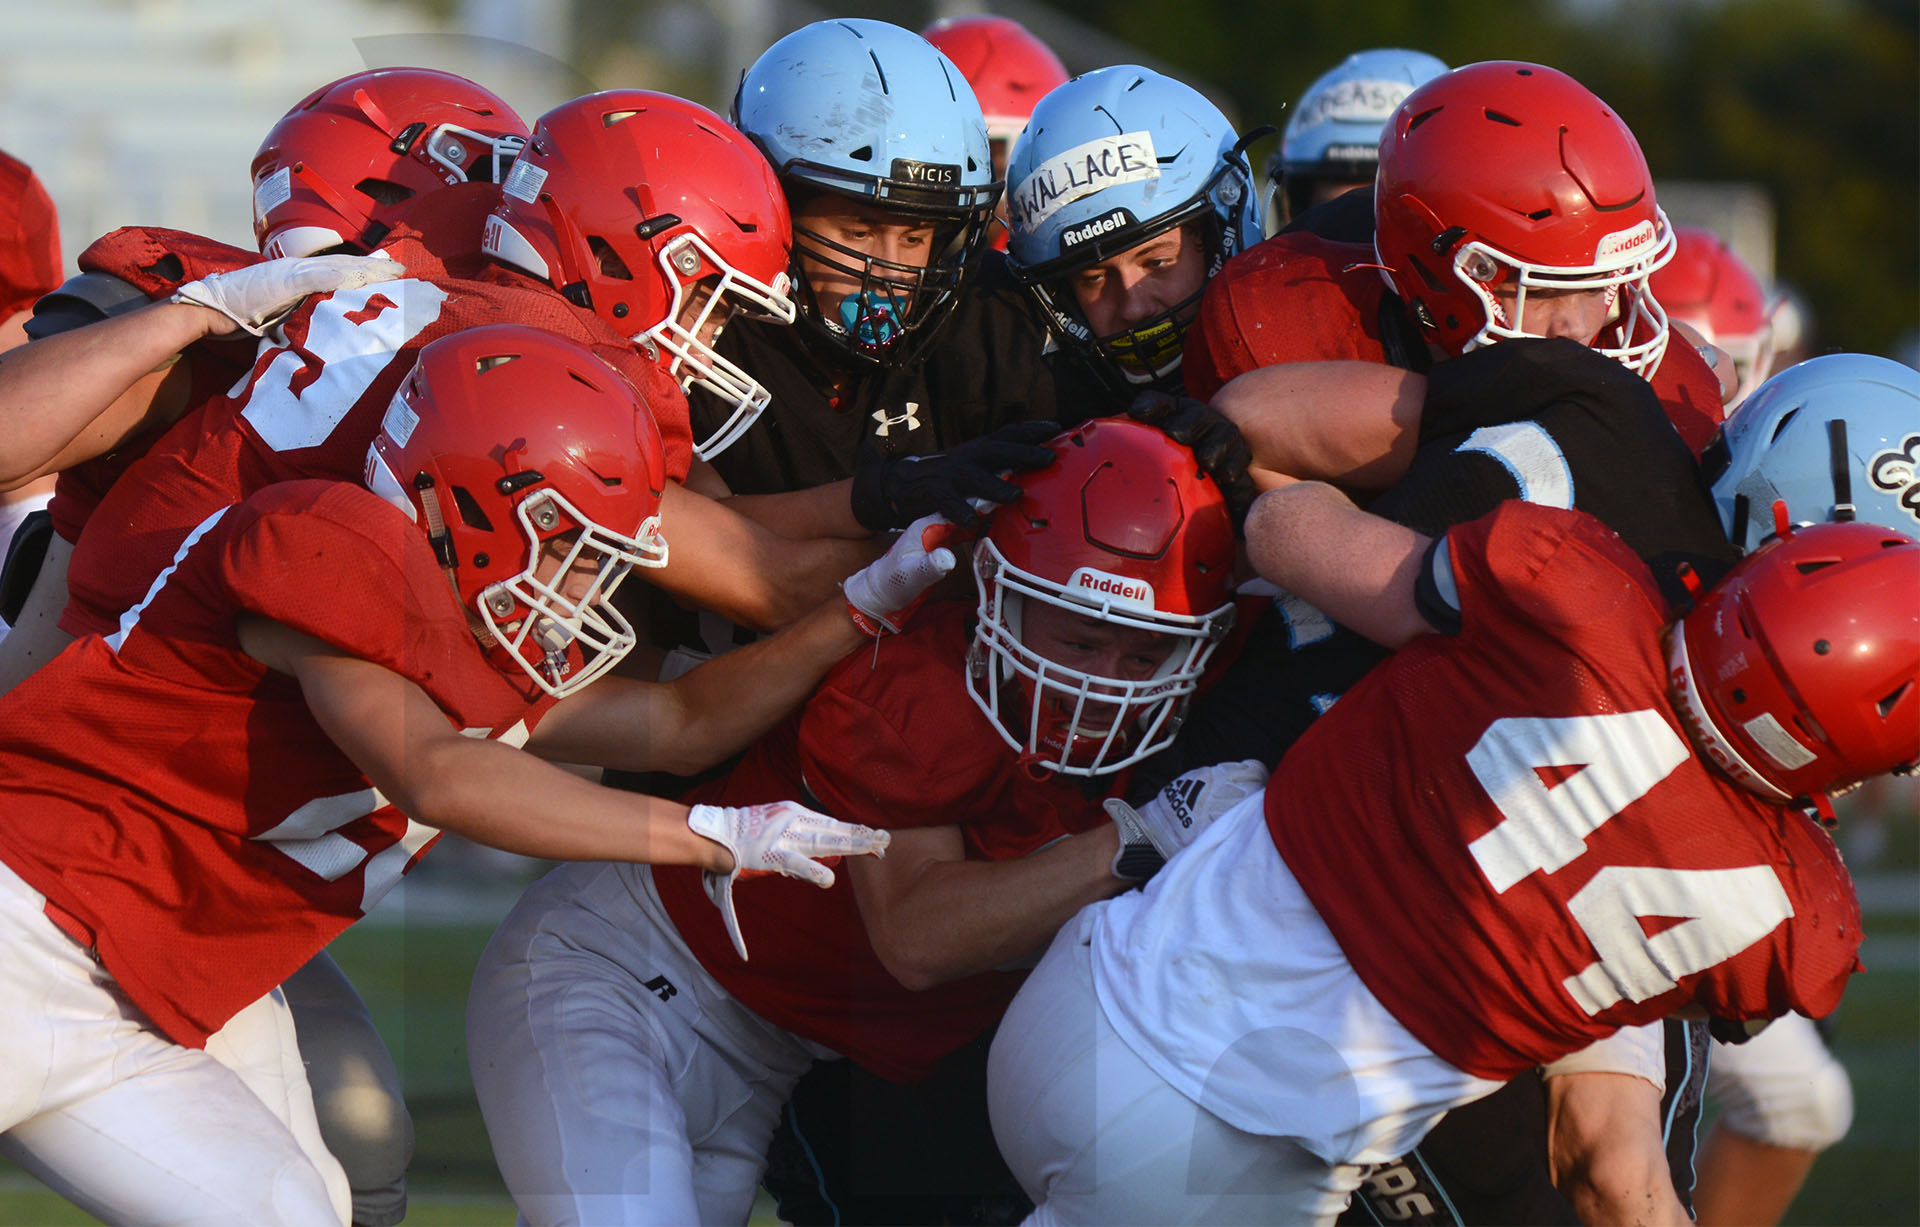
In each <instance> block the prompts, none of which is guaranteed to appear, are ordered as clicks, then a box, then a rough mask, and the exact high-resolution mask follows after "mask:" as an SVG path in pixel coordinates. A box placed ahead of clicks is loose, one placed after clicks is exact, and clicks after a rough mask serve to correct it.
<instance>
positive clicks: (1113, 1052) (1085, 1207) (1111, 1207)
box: [987, 909, 1366, 1227]
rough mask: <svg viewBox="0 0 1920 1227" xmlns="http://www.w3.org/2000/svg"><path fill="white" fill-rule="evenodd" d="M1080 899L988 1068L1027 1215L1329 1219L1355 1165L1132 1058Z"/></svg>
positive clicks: (1012, 1011)
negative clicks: (1255, 1127) (1258, 1128)
mask: <svg viewBox="0 0 1920 1227" xmlns="http://www.w3.org/2000/svg"><path fill="white" fill-rule="evenodd" d="M1092 927H1093V912H1092V910H1090V909H1089V910H1083V911H1082V912H1081V913H1080V914H1079V915H1078V916H1076V917H1075V918H1074V919H1073V920H1071V921H1069V922H1067V925H1066V927H1065V928H1063V929H1062V930H1061V931H1060V934H1059V936H1058V937H1056V938H1055V939H1054V942H1053V945H1052V947H1051V948H1049V949H1048V951H1047V954H1046V957H1045V958H1043V959H1041V960H1040V965H1039V966H1038V967H1036V968H1035V969H1034V972H1033V975H1032V976H1031V977H1030V978H1029V979H1028V980H1027V983H1026V986H1025V987H1024V988H1023V989H1021V991H1020V995H1019V996H1017V997H1015V998H1014V1001H1013V1005H1012V1006H1011V1007H1010V1008H1009V1009H1008V1010H1007V1015H1006V1017H1005V1018H1004V1019H1003V1020H1002V1021H1001V1023H1000V1031H999V1034H998V1036H997V1037H996V1038H995V1040H994V1043H993V1053H992V1056H991V1058H990V1059H989V1062H988V1066H987V1100H988V1106H989V1109H990V1110H991V1112H992V1114H993V1133H994V1138H995V1140H996V1141H998V1143H999V1145H1000V1153H1001V1154H1002V1155H1003V1156H1005V1157H1006V1160H1007V1163H1008V1165H1009V1166H1011V1167H1012V1169H1013V1174H1014V1175H1015V1176H1016V1177H1018V1178H1019V1181H1020V1184H1021V1186H1022V1187H1023V1188H1025V1189H1026V1191H1027V1195H1028V1196H1029V1197H1031V1198H1033V1200H1034V1202H1035V1205H1036V1207H1037V1208H1036V1209H1035V1210H1034V1212H1033V1214H1032V1215H1031V1216H1030V1217H1029V1218H1028V1219H1027V1222H1028V1223H1030V1224H1056V1223H1085V1224H1115V1225H1118V1224H1131V1223H1154V1224H1159V1223H1208V1224H1220V1225H1222V1227H1225V1225H1227V1224H1238V1223H1247V1224H1269V1223H1330V1222H1332V1221H1333V1219H1334V1217H1335V1216H1336V1215H1338V1214H1339V1213H1340V1211H1341V1209H1342V1208H1344V1207H1345V1206H1346V1204H1347V1195H1348V1194H1349V1193H1351V1192H1352V1191H1353V1190H1354V1189H1355V1188H1357V1187H1359V1184H1360V1178H1361V1176H1362V1174H1363V1173H1364V1171H1365V1170H1366V1169H1365V1168H1363V1167H1359V1166H1356V1165H1352V1164H1330V1163H1328V1162H1326V1161H1325V1160H1323V1159H1321V1158H1319V1157H1318V1156H1317V1155H1315V1154H1313V1153H1312V1152H1310V1151H1308V1150H1307V1149H1306V1148H1305V1147H1303V1146H1301V1145H1299V1144H1298V1143H1297V1142H1294V1141H1291V1140H1289V1139H1286V1138H1275V1137H1263V1136H1261V1135H1259V1134H1254V1133H1245V1132H1242V1131H1241V1130H1239V1129H1236V1128H1234V1127H1233V1126H1232V1125H1229V1124H1227V1123H1226V1122H1225V1121H1223V1120H1221V1119H1220V1118H1219V1117H1217V1116H1215V1115H1213V1114H1212V1113H1211V1112H1208V1111H1207V1110H1206V1109H1204V1108H1202V1107H1200V1106H1199V1105H1198V1104H1196V1103H1194V1102H1193V1101H1192V1100H1191V1099H1188V1098H1187V1097H1186V1096H1184V1095H1182V1094H1181V1093H1180V1092H1178V1091H1176V1090H1174V1089H1173V1088H1172V1087H1171V1086H1169V1085H1167V1083H1166V1081H1165V1080H1163V1079H1162V1078H1161V1077H1160V1075H1158V1074H1157V1073H1155V1072H1154V1071H1153V1070H1152V1069H1151V1068H1150V1067H1148V1065H1147V1064H1146V1063H1145V1062H1144V1061H1142V1060H1140V1058H1139V1057H1138V1056H1136V1055H1135V1054H1134V1052H1133V1050H1132V1049H1131V1048H1129V1047H1128V1046H1127V1044H1126V1042H1125V1041H1124V1040H1122V1039H1121V1038H1120V1036H1119V1034H1118V1033H1116V1032H1115V1031H1114V1029H1113V1027H1112V1025H1111V1024H1109V1023H1108V1022H1107V1016H1106V1013H1105V1011H1104V1010H1102V1009H1101V1007H1100V1001H1099V998H1098V997H1096V996H1095V994H1094V989H1093V963H1092V957H1091V953H1090V949H1089V946H1088V934H1089V933H1090V932H1091V931H1092Z"/></svg>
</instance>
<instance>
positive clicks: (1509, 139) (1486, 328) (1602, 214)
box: [1374, 61, 1673, 377]
mask: <svg viewBox="0 0 1920 1227" xmlns="http://www.w3.org/2000/svg"><path fill="white" fill-rule="evenodd" d="M1374 250H1375V252H1376V254H1377V256H1378V258H1379V260H1380V263H1381V264H1382V265H1383V266H1385V267H1386V268H1387V269H1388V270H1389V271H1388V274H1387V277H1388V281H1389V282H1390V283H1391V284H1392V286H1393V288H1394V290H1395V291H1396V292H1397V293H1398V294H1399V295H1400V297H1401V298H1402V299H1403V300H1404V301H1405V302H1406V304H1407V308H1408V310H1410V311H1411V312H1412V313H1413V316H1414V319H1415V320H1416V321H1417V322H1418V323H1419V324H1420V326H1421V328H1422V329H1423V330H1424V331H1425V332H1426V334H1427V335H1428V336H1429V337H1431V338H1432V339H1433V340H1434V341H1435V342H1436V343H1438V344H1439V345H1440V346H1441V347H1442V348H1443V349H1445V350H1447V351H1448V352H1449V353H1455V354H1459V353H1464V352H1465V351H1467V350H1469V349H1475V348H1478V347H1479V346H1482V345H1487V344H1491V343H1493V342H1495V341H1499V340H1503V339H1507V338H1512V337H1521V336H1531V335H1535V334H1534V333H1531V332H1529V331H1528V329H1527V326H1526V325H1527V320H1526V309H1527V294H1528V292H1529V291H1536V292H1540V291H1545V292H1566V291H1589V290H1591V291H1601V292H1603V293H1604V294H1605V295H1606V300H1605V301H1606V322H1605V324H1604V325H1603V326H1602V327H1601V328H1600V331H1599V332H1598V334H1597V335H1595V336H1594V337H1592V338H1591V339H1590V340H1589V341H1588V344H1590V345H1592V346H1593V347H1594V348H1595V349H1598V350H1600V351H1601V352H1602V353H1605V354H1608V355H1609V356H1611V357H1614V358H1618V359H1619V360H1620V361H1621V362H1623V363H1625V364H1626V365H1627V366H1628V367H1629V368H1630V369H1632V370H1634V371H1637V372H1639V373H1640V374H1641V375H1643V376H1647V377H1651V376H1652V374H1653V372H1654V370H1655V368H1657V367H1658V366H1659V364H1660V358H1661V355H1663V354H1664V353H1665V352H1666V347H1667V316H1666V313H1665V312H1664V311H1663V310H1661V308H1660V304H1659V303H1658V302H1657V301H1656V300H1655V298H1654V296H1653V294H1652V292H1651V290H1650V289H1649V288H1648V285H1647V279H1648V277H1649V275H1650V274H1651V273H1652V272H1653V270H1654V269H1656V268H1658V267H1660V265H1662V264H1664V263H1665V262H1666V261H1667V259H1668V257H1669V256H1671V255H1672V253H1673V232H1672V229H1671V228H1670V227H1669V226H1668V225H1667V218H1666V214H1664V213H1662V212H1661V211H1660V209H1659V207H1658V205H1656V204H1655V203H1654V195H1653V177H1652V175H1651V174H1649V173H1648V171H1647V162H1646V159H1645V158H1644V157H1643V156H1641V153H1640V144H1639V142H1638V141H1636V140H1635V139H1634V137H1633V133H1632V132H1630V131H1628V129H1627V126H1626V124H1624V123H1622V122H1621V121H1620V119H1619V117H1618V116H1616V115H1615V114H1614V113H1613V111H1612V109H1611V108H1609V107H1608V106H1607V104H1606V103H1604V102H1602V101H1600V99H1598V98H1596V97H1594V96H1593V94H1592V93H1591V92H1589V91H1588V90H1587V88H1586V87H1585V86H1583V85H1581V84H1580V83H1579V82H1578V81H1575V80H1574V79H1573V78H1572V77H1569V76H1567V75H1566V74H1565V73H1563V72H1559V71H1557V70H1555V69H1552V68H1546V67H1543V66H1541V65H1538V64H1521V63H1514V62H1509V61H1498V62H1492V63H1485V64H1469V65H1467V66H1466V67H1465V68H1458V69H1455V70H1454V71H1452V72H1449V73H1445V74H1443V75H1441V76H1438V77H1435V78H1434V79H1433V80H1431V81H1429V82H1427V83H1426V84H1425V85H1423V86H1421V87H1420V88H1419V89H1417V90H1415V91H1414V92H1413V93H1411V94H1409V95H1408V96H1407V98H1406V99H1405V101H1403V102H1402V103H1401V104H1400V107H1399V109H1398V110H1396V111H1395V112H1394V114H1393V118H1391V119H1390V120H1388V121H1387V126H1386V129H1385V130H1384V131H1383V132H1382V133H1381V136H1380V170H1379V177H1378V179H1377V180H1376V182H1375V185H1374ZM1496 289H1497V290H1498V291H1499V294H1496ZM1502 294H1503V295H1506V296H1507V297H1508V298H1509V300H1510V301H1511V302H1512V304H1513V305H1512V306H1511V307H1510V308H1509V307H1506V306H1503V305H1502V303H1501V301H1500V295H1502Z"/></svg>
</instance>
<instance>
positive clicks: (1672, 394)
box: [1185, 61, 1723, 454]
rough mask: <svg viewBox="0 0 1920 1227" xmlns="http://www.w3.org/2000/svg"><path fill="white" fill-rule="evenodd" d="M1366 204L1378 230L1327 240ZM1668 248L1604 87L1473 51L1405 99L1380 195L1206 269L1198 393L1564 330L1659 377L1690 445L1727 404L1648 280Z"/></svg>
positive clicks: (1327, 209) (1299, 221) (1388, 139)
mask: <svg viewBox="0 0 1920 1227" xmlns="http://www.w3.org/2000/svg"><path fill="white" fill-rule="evenodd" d="M1369 211H1370V212H1371V213H1372V222H1371V226H1370V231H1371V235H1372V241H1371V243H1365V244H1363V243H1343V242H1336V241H1333V240H1332V239H1329V238H1326V237H1323V236H1322V232H1326V233H1334V234H1342V235H1350V234H1351V233H1352V232H1353V230H1355V229H1358V228H1361V227H1366V226H1368V223H1367V222H1366V221H1365V220H1364V218H1365V215H1366V214H1367V213H1368V212H1369ZM1356 214H1357V215H1358V216H1359V218H1360V220H1359V221H1357V222H1355V221H1351V220H1349V215H1356ZM1672 250H1673V235H1672V229H1671V227H1670V226H1669V225H1668V224H1667V220H1666V215H1665V213H1663V212H1662V211H1661V210H1660V208H1659V206H1658V205H1657V204H1656V202H1655V199H1654V190H1653V178H1652V176H1651V174H1650V173H1649V172H1648V170H1647V164H1646V159H1645V158H1644V157H1643V156H1642V155H1641V152H1640V145H1639V142H1638V141H1636V140H1635V139H1634V136H1633V133H1632V132H1631V131H1630V130H1629V129H1628V128H1627V126H1626V124H1625V123H1623V122H1622V121H1621V120H1620V118H1619V117H1618V116H1617V115H1615V114H1614V112H1613V110H1612V109H1611V108H1610V107H1608V106H1607V105H1606V103H1604V102H1602V101H1601V100H1600V99H1599V98H1597V97H1595V96H1594V95H1593V93H1592V92H1591V91H1589V90H1588V89H1587V88H1586V87H1584V86H1582V85H1581V84H1580V83H1579V82H1577V81H1575V80H1574V79H1573V78H1571V77H1569V76H1567V75H1566V74H1565V73H1562V72H1559V71H1558V70H1556V69H1552V68H1548V67H1546V66H1544V65H1539V64H1523V63H1517V62H1511V61H1496V62H1490V63H1484V64H1470V65H1467V66H1466V67H1464V68H1457V69H1454V70H1453V71H1452V72H1448V73H1444V74H1442V75H1440V76H1438V77H1435V78H1434V79H1433V80H1431V81H1429V82H1427V83H1426V84H1425V85H1423V86H1421V87H1420V88H1419V89H1417V90H1415V91H1414V92H1413V93H1411V94H1409V95H1408V96H1407V98H1406V99H1405V100H1404V101H1403V102H1402V103H1401V104H1400V107H1399V109H1398V110H1396V111H1395V112H1394V115H1393V118H1392V119H1391V120H1390V121H1389V123H1388V126H1387V129H1386V131H1385V133H1384V134H1383V135H1382V137H1381V143H1380V166H1379V172H1378V182H1377V183H1376V185H1375V188H1374V191H1373V193H1372V195H1371V197H1370V198H1369V197H1368V196H1367V195H1365V194H1363V193H1359V192H1350V193H1348V194H1346V195H1344V196H1340V197H1337V198H1335V199H1334V200H1332V201H1330V202H1328V203H1327V204H1325V205H1322V206H1320V208H1318V209H1315V210H1312V211H1310V212H1309V213H1308V214H1305V215H1303V216H1301V217H1299V218H1296V219H1295V220H1294V222H1293V224H1292V227H1290V228H1289V230H1288V231H1286V232H1283V233H1282V234H1280V235H1277V236H1275V237H1274V238H1272V239H1269V240H1268V241H1267V242H1265V243H1263V244H1261V245H1260V246H1258V247H1256V248H1255V249H1254V250H1252V251H1250V252H1249V253H1247V254H1246V255H1245V256H1243V257H1241V258H1240V259H1239V260H1236V261H1234V262H1232V263H1230V264H1229V265H1228V266H1227V268H1226V269H1225V270H1223V271H1222V273H1221V275H1220V276H1219V277H1216V278H1215V279H1214V281H1213V283H1212V284H1211V285H1210V286H1209V289H1208V293H1207V296H1206V297H1205V298H1204V299H1203V300H1202V302H1201V305H1200V315H1199V318H1198V319H1197V320H1196V321H1195V323H1194V327H1193V330H1192V337H1191V343H1190V344H1189V345H1188V347H1187V354H1186V359H1185V361H1186V365H1187V368H1188V369H1187V377H1186V379H1187V391H1188V392H1189V393H1191V394H1192V395H1194V396H1197V397H1199V398H1201V399H1203V400H1207V399H1211V398H1212V396H1213V393H1214V392H1215V391H1216V390H1217V389H1218V388H1219V387H1220V386H1221V385H1222V384H1224V383H1225V382H1226V381H1227V380H1228V379H1230V378H1232V377H1233V376H1235V375H1238V374H1240V373H1241V372H1243V371H1247V370H1251V369H1253V368H1255V367H1260V366H1268V365H1271V364H1274V363H1278V362H1299V361H1311V360H1316V359H1322V360H1324V359H1357V360H1361V361H1367V362H1385V363H1388V364H1390V365H1393V366H1399V367H1402V368H1404V369H1406V370H1411V371H1425V370H1427V369H1428V368H1429V367H1430V366H1432V365H1434V364H1435V363H1437V362H1442V361H1445V360H1447V359H1449V358H1452V357H1457V356H1458V355H1460V354H1462V353H1466V352H1468V351H1471V350H1474V349H1478V348H1480V347H1482V346H1486V345H1490V344H1495V343H1497V342H1499V341H1501V340H1504V339H1508V338H1512V337H1518V336H1563V337H1568V338H1570V339H1572V340H1576V341H1580V342H1581V343H1583V344H1586V345H1590V346H1592V347H1594V348H1596V349H1598V350H1599V351H1600V352H1602V353H1605V354H1608V355H1609V356H1611V357H1614V358H1616V359H1618V360H1619V361H1620V362H1621V363H1622V364H1623V365H1624V366H1626V367H1627V368H1628V369H1629V370H1632V371H1634V372H1636V373H1637V374H1640V375H1642V376H1643V377H1645V378H1646V379H1648V380H1649V381H1650V382H1651V383H1652V384H1653V386H1654V390H1655V391H1656V392H1657V393H1658V394H1659V396H1660V400H1661V403H1662V404H1663V405H1664V406H1665V407H1666V410H1667V414H1668V416H1669V417H1670V418H1672V419H1673V423H1674V427H1675V429H1677V430H1678V431H1679V432H1680V435H1681V437H1682V438H1684V439H1685V440H1686V441H1687V443H1688V445H1689V446H1690V447H1691V448H1692V449H1693V450H1694V452H1695V454H1698V452H1699V450H1700V449H1701V448H1702V447H1704V446H1706V444H1707V442H1708V440H1710V439H1711V438H1712V437H1713V432H1714V430H1715V429H1716V428H1717V427H1718V426H1719V424H1720V422H1721V420H1722V418H1723V414H1722V411H1721V392H1720V386H1721V385H1720V380H1719V378H1718V377H1717V376H1716V375H1715V374H1714V372H1713V369H1712V368H1711V366H1709V364H1708V363H1707V361H1706V360H1705V359H1703V358H1702V356H1701V355H1700V354H1699V353H1697V352H1696V351H1695V349H1694V347H1693V346H1692V345H1685V344H1682V345H1669V344H1668V337H1669V328H1668V323H1667V316H1666V312H1665V311H1664V310H1663V309H1662V308H1661V307H1660V304H1659V302H1658V300H1657V299H1656V298H1655V297H1654V295H1653V294H1652V293H1651V292H1650V290H1649V289H1648V278H1649V277H1650V276H1651V274H1652V272H1653V270H1654V269H1656V268H1658V267H1659V266H1660V265H1661V264H1662V263H1664V262H1665V261H1666V260H1667V259H1668V258H1669V257H1670V256H1671V254H1672Z"/></svg>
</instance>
